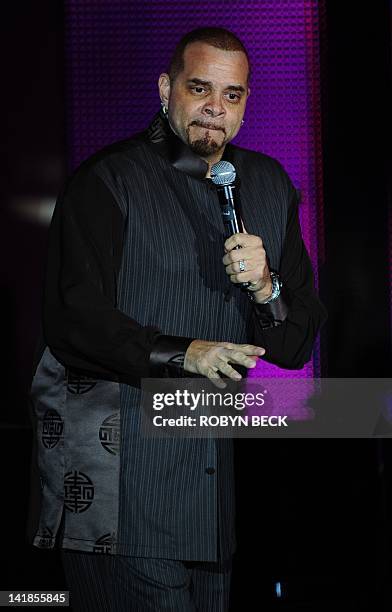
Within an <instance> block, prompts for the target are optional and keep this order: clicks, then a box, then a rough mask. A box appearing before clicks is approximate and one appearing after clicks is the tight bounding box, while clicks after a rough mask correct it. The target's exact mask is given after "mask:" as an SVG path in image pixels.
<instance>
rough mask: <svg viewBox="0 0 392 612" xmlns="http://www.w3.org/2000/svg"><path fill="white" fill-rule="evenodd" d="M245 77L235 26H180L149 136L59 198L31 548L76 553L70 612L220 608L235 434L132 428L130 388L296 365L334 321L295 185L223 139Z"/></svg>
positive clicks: (69, 570) (80, 176) (38, 376)
mask: <svg viewBox="0 0 392 612" xmlns="http://www.w3.org/2000/svg"><path fill="white" fill-rule="evenodd" d="M249 73H250V64H249V58H248V56H247V53H246V50H245V48H244V47H243V45H242V43H241V42H240V41H239V39H238V38H237V37H236V36H235V35H233V34H232V33H231V32H228V31H226V30H223V29H220V28H203V29H199V30H195V31H193V32H191V33H190V34H188V35H187V36H185V37H184V38H183V39H182V40H181V41H180V43H179V45H178V46H177V48H176V50H175V53H174V56H173V59H172V62H171V65H170V67H169V70H168V72H167V73H164V74H162V75H161V76H160V78H159V94H160V98H161V104H162V110H161V112H160V113H159V114H158V115H157V116H156V117H155V118H154V120H153V121H152V123H151V125H150V127H149V128H148V130H146V131H145V132H143V133H141V134H139V135H137V136H135V137H134V138H131V139H129V140H127V141H123V142H121V143H117V144H115V145H113V146H111V147H109V148H108V149H106V150H104V151H103V152H100V153H99V154H97V155H95V156H93V157H92V158H90V159H89V160H87V162H85V163H84V164H82V166H81V167H80V168H79V169H78V170H77V171H76V173H75V175H74V176H73V177H72V179H71V180H70V182H69V184H68V185H67V187H66V189H65V190H64V192H63V194H62V196H61V197H60V198H59V200H58V202H57V205H56V209H55V212H54V216H53V220H52V225H51V230H50V237H49V253H48V262H47V271H46V280H45V294H44V312H43V338H42V343H41V347H40V350H39V352H38V356H37V367H36V373H35V376H34V380H33V385H32V400H33V404H34V415H35V418H36V428H37V447H36V448H35V449H34V453H38V458H37V461H38V465H39V469H40V480H41V490H40V495H39V500H38V501H39V508H38V510H39V515H38V516H37V520H36V524H34V517H33V519H32V524H33V527H34V529H33V534H32V541H33V543H34V545H35V546H38V547H45V548H53V547H54V546H55V543H56V538H57V541H58V543H59V544H60V546H61V547H62V548H63V549H67V550H66V552H63V561H64V567H65V571H66V577H67V580H68V583H69V585H70V589H71V596H72V598H73V605H74V606H75V607H76V609H79V608H82V607H84V608H86V609H91V610H93V609H94V610H95V609H115V610H117V609H124V610H143V611H144V610H163V609H170V610H182V611H185V610H196V609H197V610H208V611H209V610H211V611H215V610H227V609H228V601H229V587H230V567H231V557H232V554H233V552H234V550H235V534H234V499H233V489H234V485H233V457H232V441H231V440H229V439H225V440H222V439H221V440H214V439H211V438H208V439H178V438H172V439H167V438H166V439H147V438H145V437H143V436H141V435H140V393H141V392H140V381H141V379H142V378H146V377H149V376H184V375H185V376H187V375H198V376H205V377H208V378H209V379H211V380H212V381H213V382H214V384H215V385H217V386H222V385H223V384H224V382H223V380H222V377H224V376H226V377H228V378H231V379H233V380H238V379H239V378H241V374H240V373H239V371H242V373H244V372H246V368H251V367H254V366H255V365H256V361H257V359H258V358H263V359H266V360H269V361H271V362H273V363H276V364H278V365H280V366H282V367H286V368H294V369H295V368H301V367H302V366H303V365H304V363H305V362H306V361H307V360H309V358H310V355H311V350H312V345H313V342H314V339H315V336H316V334H317V331H318V328H319V326H320V324H321V322H322V320H323V319H324V316H325V315H324V310H323V307H322V306H321V304H320V302H319V301H318V299H317V297H316V295H315V293H314V288H313V276H312V270H311V266H310V262H309V258H308V255H307V253H306V250H305V248H304V245H303V242H302V238H301V233H300V227H299V221H298V210H297V208H298V202H297V195H296V191H295V189H294V188H293V186H292V184H291V182H290V180H289V178H288V177H287V175H286V174H285V172H284V170H283V169H282V167H281V166H280V165H279V163H278V162H276V161H275V160H273V159H271V158H269V157H267V156H264V155H261V154H259V153H255V152H252V151H246V150H243V149H240V148H238V147H234V146H232V145H230V144H229V142H230V140H232V138H233V137H234V136H235V135H236V134H237V133H238V130H239V129H240V126H241V122H242V120H243V115H244V111H245V107H246V101H247V98H248V96H249V93H250V90H249ZM221 159H226V160H228V161H230V162H231V163H233V165H234V166H235V168H236V170H237V174H238V176H239V177H240V178H241V179H242V185H241V201H242V215H243V222H244V228H245V231H244V233H241V234H235V235H234V236H232V237H231V238H229V239H227V240H226V241H225V238H224V228H223V222H222V218H221V213H220V208H219V204H218V200H217V194H216V189H215V186H214V185H213V184H212V182H211V180H210V178H209V177H210V170H211V165H212V164H213V163H215V162H217V161H219V160H221ZM236 246H240V247H241V248H240V249H236V248H235V247H236ZM278 273H279V276H280V278H279V277H278ZM243 282H248V283H250V285H249V288H248V291H247V292H245V291H241V290H239V289H238V283H243ZM98 553H104V554H98Z"/></svg>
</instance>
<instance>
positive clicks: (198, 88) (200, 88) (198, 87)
mask: <svg viewBox="0 0 392 612" xmlns="http://www.w3.org/2000/svg"><path fill="white" fill-rule="evenodd" d="M193 91H194V92H196V93H203V92H204V91H205V89H204V87H201V86H200V85H198V86H197V87H193Z"/></svg>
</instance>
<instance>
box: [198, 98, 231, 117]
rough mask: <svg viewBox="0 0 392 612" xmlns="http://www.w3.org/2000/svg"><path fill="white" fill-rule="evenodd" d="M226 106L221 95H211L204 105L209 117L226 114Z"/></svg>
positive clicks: (205, 112)
mask: <svg viewBox="0 0 392 612" xmlns="http://www.w3.org/2000/svg"><path fill="white" fill-rule="evenodd" d="M225 112H226V111H225V107H224V106H223V104H222V100H221V98H220V96H211V97H209V99H208V101H207V102H206V104H205V105H204V107H203V113H204V114H205V115H207V116H208V117H218V116H220V115H223V114H225Z"/></svg>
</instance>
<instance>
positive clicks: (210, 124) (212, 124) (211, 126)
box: [189, 119, 226, 134]
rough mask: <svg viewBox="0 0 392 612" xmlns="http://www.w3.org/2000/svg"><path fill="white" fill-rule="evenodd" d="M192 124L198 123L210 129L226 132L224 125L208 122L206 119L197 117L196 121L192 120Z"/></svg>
mask: <svg viewBox="0 0 392 612" xmlns="http://www.w3.org/2000/svg"><path fill="white" fill-rule="evenodd" d="M191 125H197V126H198V127H203V128H206V129H208V130H221V131H222V132H223V133H224V134H226V130H225V128H224V127H223V126H220V125H215V123H206V122H205V121H200V120H198V119H195V120H194V121H192V122H191V123H190V124H189V127H190V126H191Z"/></svg>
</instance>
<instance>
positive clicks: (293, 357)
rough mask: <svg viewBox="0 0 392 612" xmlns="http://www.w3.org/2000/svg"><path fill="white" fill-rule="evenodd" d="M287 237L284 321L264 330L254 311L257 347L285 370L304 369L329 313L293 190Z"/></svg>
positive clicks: (283, 275) (283, 267) (282, 268)
mask: <svg viewBox="0 0 392 612" xmlns="http://www.w3.org/2000/svg"><path fill="white" fill-rule="evenodd" d="M290 194H291V195H290V203H289V208H288V216H287V226H286V235H285V240H284V244H283V250H282V257H281V262H280V269H279V271H278V272H279V275H280V277H281V279H282V283H283V288H282V289H283V292H282V295H283V299H284V302H285V303H286V304H287V315H286V317H285V319H284V321H283V322H282V323H281V324H280V325H278V326H276V327H269V328H267V329H263V327H262V325H261V324H260V321H259V319H258V316H257V306H254V307H253V312H252V316H253V320H254V332H255V336H254V344H256V345H258V346H262V347H263V348H265V351H266V352H265V355H264V356H263V359H265V360H266V361H269V362H271V363H274V364H275V365H278V366H280V367H282V368H287V369H301V368H303V366H304V365H305V363H306V362H307V361H309V360H310V358H311V354H312V349H313V345H314V341H315V339H316V336H317V333H318V331H319V329H320V327H321V325H322V324H323V323H324V321H325V320H326V318H327V313H326V310H325V308H324V306H323V305H322V303H321V302H320V300H319V298H318V296H317V294H316V292H315V288H314V275H313V270H312V265H311V262H310V258H309V255H308V253H307V250H306V247H305V245H304V242H303V239H302V235H301V227H300V223H299V215H298V196H297V193H296V190H295V189H294V187H293V186H292V185H291V187H290Z"/></svg>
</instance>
